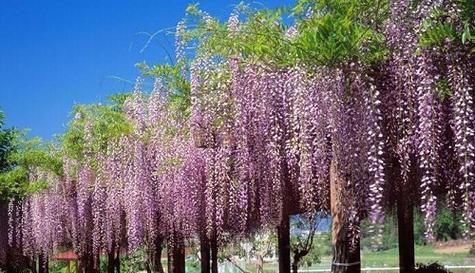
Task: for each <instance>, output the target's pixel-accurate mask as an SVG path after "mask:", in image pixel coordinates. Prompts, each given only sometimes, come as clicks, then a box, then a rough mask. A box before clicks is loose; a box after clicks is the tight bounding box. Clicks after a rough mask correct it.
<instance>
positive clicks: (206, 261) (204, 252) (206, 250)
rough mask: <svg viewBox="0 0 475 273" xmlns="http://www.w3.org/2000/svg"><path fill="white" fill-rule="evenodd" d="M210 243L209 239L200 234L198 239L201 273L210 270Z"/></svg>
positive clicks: (206, 272)
mask: <svg viewBox="0 0 475 273" xmlns="http://www.w3.org/2000/svg"><path fill="white" fill-rule="evenodd" d="M210 251H211V250H210V245H209V240H208V237H206V235H202V236H201V240H200V256H201V273H210V272H211V265H210V258H211V257H210V255H211V252H210Z"/></svg>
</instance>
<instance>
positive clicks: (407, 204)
mask: <svg viewBox="0 0 475 273" xmlns="http://www.w3.org/2000/svg"><path fill="white" fill-rule="evenodd" d="M408 196H410V194H409V193H408V192H407V191H406V190H404V189H400V193H399V196H398V200H397V223H398V240H399V268H400V269H399V272H401V273H412V272H414V269H415V266H414V264H415V262H414V214H413V207H414V202H413V200H412V198H410V197H409V198H408Z"/></svg>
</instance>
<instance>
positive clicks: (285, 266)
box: [277, 213, 290, 273]
mask: <svg viewBox="0 0 475 273" xmlns="http://www.w3.org/2000/svg"><path fill="white" fill-rule="evenodd" d="M277 240H278V242H277V243H278V254H279V273H290V218H289V215H288V214H287V213H284V215H283V216H282V219H281V221H280V225H279V226H278V227H277Z"/></svg>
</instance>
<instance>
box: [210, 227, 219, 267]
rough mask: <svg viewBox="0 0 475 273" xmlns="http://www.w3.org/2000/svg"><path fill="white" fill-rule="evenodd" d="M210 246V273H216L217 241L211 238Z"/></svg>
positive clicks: (214, 237)
mask: <svg viewBox="0 0 475 273" xmlns="http://www.w3.org/2000/svg"><path fill="white" fill-rule="evenodd" d="M210 246H211V273H218V240H217V239H216V236H213V238H212V239H211V242H210Z"/></svg>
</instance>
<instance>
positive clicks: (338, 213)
mask: <svg viewBox="0 0 475 273" xmlns="http://www.w3.org/2000/svg"><path fill="white" fill-rule="evenodd" d="M344 185H345V180H344V179H343V178H342V177H341V176H340V172H339V169H338V164H337V163H336V162H335V161H332V163H331V167H330V198H331V200H330V203H331V204H330V206H331V214H332V248H333V262H332V272H333V273H360V272H361V258H360V243H359V239H358V241H357V242H356V243H355V244H354V245H353V246H352V245H351V243H350V241H349V240H348V237H347V236H348V227H349V220H348V214H347V213H346V212H345V203H344V199H343V192H342V191H343V189H344Z"/></svg>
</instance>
